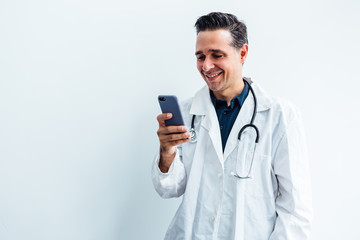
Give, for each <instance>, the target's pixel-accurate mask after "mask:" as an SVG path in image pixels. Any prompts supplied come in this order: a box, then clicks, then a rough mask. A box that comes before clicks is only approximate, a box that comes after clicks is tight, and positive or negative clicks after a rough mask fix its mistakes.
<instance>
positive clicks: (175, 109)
mask: <svg viewBox="0 0 360 240" xmlns="http://www.w3.org/2000/svg"><path fill="white" fill-rule="evenodd" d="M158 100H159V104H160V108H161V111H162V113H172V118H171V119H168V120H165V125H166V126H183V125H185V123H184V119H183V117H182V115H181V110H180V106H179V102H178V100H177V97H176V96H175V95H159V97H158Z"/></svg>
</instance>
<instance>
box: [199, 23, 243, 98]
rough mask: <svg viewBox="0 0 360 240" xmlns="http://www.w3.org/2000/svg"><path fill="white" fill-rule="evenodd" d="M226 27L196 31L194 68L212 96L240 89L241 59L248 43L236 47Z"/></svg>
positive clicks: (241, 83) (224, 94)
mask: <svg viewBox="0 0 360 240" xmlns="http://www.w3.org/2000/svg"><path fill="white" fill-rule="evenodd" d="M231 40H232V36H231V33H230V32H229V31H228V30H224V29H220V30H214V31H202V32H199V34H198V36H197V40H196V52H195V55H196V58H197V69H198V70H199V72H200V74H201V76H202V77H203V78H204V80H205V82H206V83H207V85H208V87H209V88H210V89H211V90H212V91H213V92H214V94H215V96H217V95H221V96H227V95H229V93H233V92H234V91H239V90H240V92H241V91H242V88H243V81H242V63H244V62H245V59H246V56H247V51H248V46H247V44H244V46H243V47H242V48H240V49H238V50H236V49H235V48H234V47H233V46H231V45H230V43H231Z"/></svg>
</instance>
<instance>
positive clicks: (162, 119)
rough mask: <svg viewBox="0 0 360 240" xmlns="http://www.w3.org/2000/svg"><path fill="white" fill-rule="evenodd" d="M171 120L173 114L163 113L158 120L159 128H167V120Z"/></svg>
mask: <svg viewBox="0 0 360 240" xmlns="http://www.w3.org/2000/svg"><path fill="white" fill-rule="evenodd" d="M171 118H172V114H171V113H163V114H159V115H158V116H157V118H156V119H157V121H158V122H159V126H162V127H166V125H165V120H168V119H171Z"/></svg>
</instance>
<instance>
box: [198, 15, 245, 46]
mask: <svg viewBox="0 0 360 240" xmlns="http://www.w3.org/2000/svg"><path fill="white" fill-rule="evenodd" d="M195 28H196V34H199V32H201V31H206V30H210V31H211V30H218V29H226V30H229V31H230V33H231V36H232V41H231V45H232V46H233V47H234V48H236V49H239V48H241V47H242V46H243V45H244V44H245V43H246V44H248V38H247V30H246V25H245V24H244V23H243V22H240V21H239V20H238V19H237V18H236V16H234V15H232V14H230V13H222V12H212V13H209V14H207V15H204V16H201V17H199V18H198V20H197V21H196V23H195Z"/></svg>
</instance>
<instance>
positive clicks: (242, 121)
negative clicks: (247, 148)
mask: <svg viewBox="0 0 360 240" xmlns="http://www.w3.org/2000/svg"><path fill="white" fill-rule="evenodd" d="M244 80H245V81H247V82H248V83H249V84H251V87H252V88H253V90H254V92H255V95H256V99H257V111H256V112H257V113H259V112H261V111H265V110H267V109H269V108H271V106H272V99H271V98H270V97H269V96H268V95H267V93H266V92H265V91H264V90H263V89H262V88H261V87H260V86H259V85H257V84H256V83H253V82H252V81H251V79H250V78H244ZM253 112H254V97H253V95H252V93H251V91H250V90H249V94H248V96H247V97H246V100H245V102H244V104H243V105H242V107H241V109H240V112H239V114H238V116H237V118H236V120H235V123H234V125H233V127H232V129H231V132H230V135H229V138H228V141H227V142H226V146H225V151H224V160H226V159H227V157H228V156H229V155H230V154H231V152H232V151H233V150H234V149H235V147H236V146H237V144H238V141H237V140H236V141H234V139H238V134H239V132H240V129H241V128H242V127H243V126H244V125H246V124H248V123H250V121H251V117H252V115H253ZM254 124H255V125H256V124H259V123H257V121H256V118H255V121H254ZM260 138H261V133H260Z"/></svg>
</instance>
